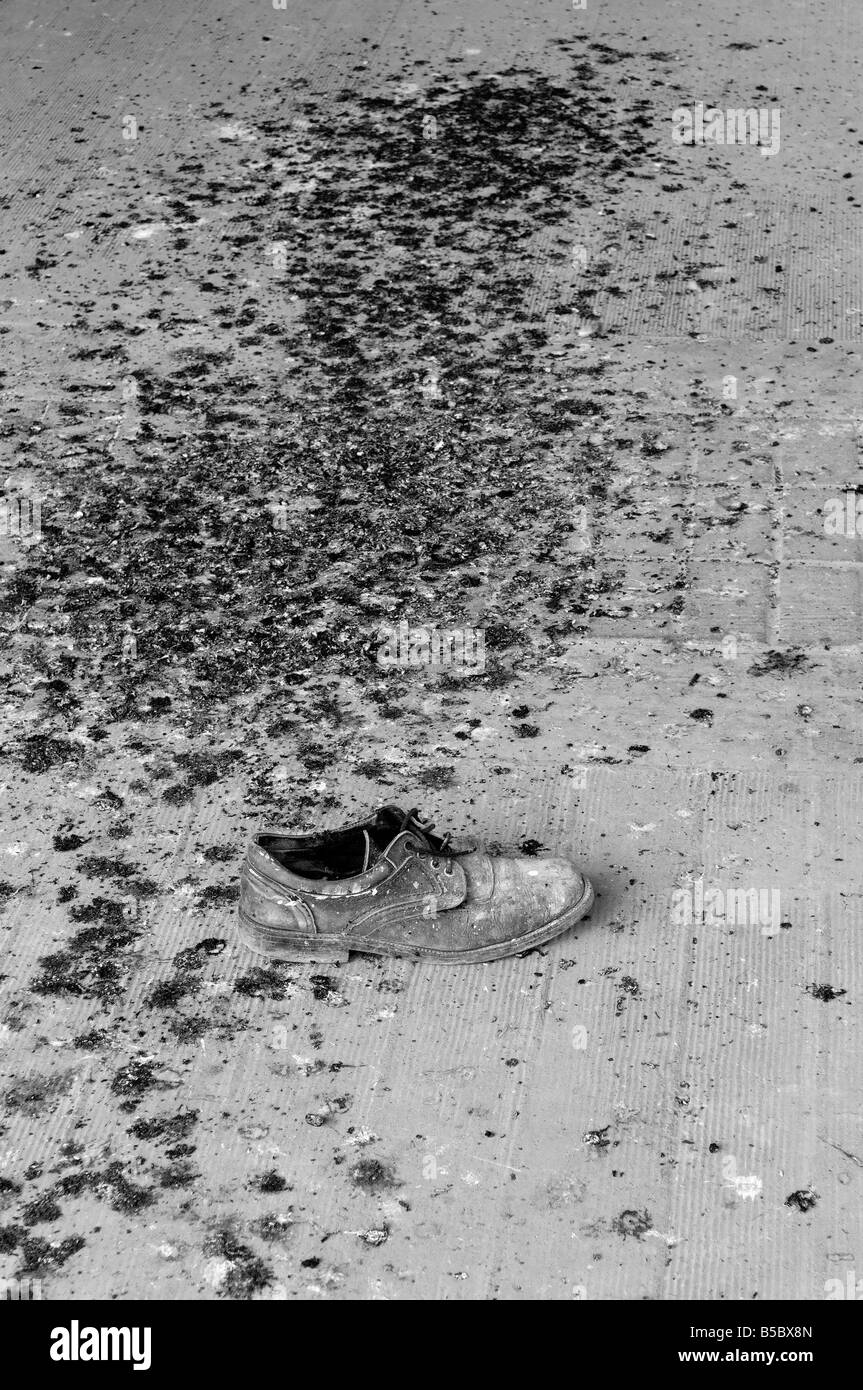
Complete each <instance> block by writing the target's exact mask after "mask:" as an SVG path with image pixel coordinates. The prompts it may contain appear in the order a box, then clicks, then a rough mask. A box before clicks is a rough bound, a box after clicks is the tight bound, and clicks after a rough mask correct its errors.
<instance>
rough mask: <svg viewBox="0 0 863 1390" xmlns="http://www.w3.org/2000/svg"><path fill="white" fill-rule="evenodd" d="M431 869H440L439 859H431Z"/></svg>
mask: <svg viewBox="0 0 863 1390" xmlns="http://www.w3.org/2000/svg"><path fill="white" fill-rule="evenodd" d="M432 868H433V869H439V868H440V860H439V859H433V860H432Z"/></svg>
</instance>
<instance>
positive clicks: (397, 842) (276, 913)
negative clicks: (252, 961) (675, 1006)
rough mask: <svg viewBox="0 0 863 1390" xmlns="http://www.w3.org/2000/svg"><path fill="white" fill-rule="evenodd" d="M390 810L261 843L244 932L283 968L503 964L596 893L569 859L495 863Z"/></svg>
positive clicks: (575, 916)
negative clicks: (353, 959) (358, 960)
mask: <svg viewBox="0 0 863 1390" xmlns="http://www.w3.org/2000/svg"><path fill="white" fill-rule="evenodd" d="M432 825H433V822H432V821H424V820H423V819H422V818H421V817H420V816H419V814H418V812H417V811H401V810H399V809H398V807H396V806H385V807H383V808H382V809H381V810H379V811H376V812H375V814H374V815H372V816H370V817H369V818H368V819H367V820H364V821H360V822H358V823H357V824H355V825H351V826H348V827H346V828H345V829H344V830H332V831H324V832H322V833H319V834H317V835H292V834H290V833H289V832H285V831H281V830H271V831H266V832H264V833H263V834H260V835H256V836H255V838H254V839H253V841H252V843H251V844H250V846H249V850H248V854H247V856H246V862H245V864H244V866H243V871H242V875H241V891H240V932H241V935H242V937H243V939H244V940H245V941H246V942H247V943H248V945H249V946H251V947H252V949H253V950H255V951H260V952H262V953H263V954H265V955H267V956H270V957H271V958H273V959H277V960H288V961H299V960H318V961H340V960H341V961H344V960H346V959H347V957H348V953H349V952H350V951H364V952H368V953H369V954H373V955H385V956H405V957H407V958H408V959H411V960H435V961H441V962H445V963H453V964H458V963H460V962H462V961H465V962H468V961H490V960H498V959H500V958H501V957H502V956H510V955H514V954H516V953H517V952H520V951H527V950H530V949H531V948H532V947H534V946H540V945H542V944H543V943H544V942H546V941H551V940H552V938H553V937H555V936H559V935H560V934H561V932H565V931H566V930H567V929H568V928H569V927H571V926H572V925H573V923H574V922H577V921H578V920H579V918H580V917H583V916H584V915H585V913H587V912H589V911H590V908H591V905H592V903H593V889H592V888H591V886H590V884H589V882H588V881H587V879H586V878H585V877H584V876H583V874H580V873H579V871H578V869H577V868H576V867H575V866H574V865H573V864H571V863H570V862H569V860H567V859H539V858H537V859H534V858H527V857H524V856H517V855H512V856H510V855H490V854H487V853H485V852H484V851H483V850H481V849H477V848H475V847H473V846H463V847H459V846H456V845H454V844H452V842H451V837H450V836H449V835H445V836H443V837H441V836H438V835H433V834H432Z"/></svg>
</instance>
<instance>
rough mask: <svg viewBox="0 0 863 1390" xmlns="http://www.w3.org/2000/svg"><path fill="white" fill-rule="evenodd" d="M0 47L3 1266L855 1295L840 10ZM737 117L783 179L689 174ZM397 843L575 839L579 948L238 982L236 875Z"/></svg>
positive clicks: (439, 6) (859, 1160)
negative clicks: (692, 135) (401, 649)
mask: <svg viewBox="0 0 863 1390" xmlns="http://www.w3.org/2000/svg"><path fill="white" fill-rule="evenodd" d="M828 18H829V23H828V22H827V21H828ZM0 29H2V33H3V38H4V43H5V45H6V47H7V49H8V50H9V51H10V53H11V57H12V60H13V69H12V71H11V73H10V75H9V76H8V80H7V82H6V83H5V84H4V89H3V93H2V97H0V101H2V105H3V114H4V118H5V121H6V125H7V131H8V134H7V139H6V142H5V143H6V147H7V152H8V153H7V160H6V165H7V178H6V188H5V194H4V203H3V214H2V215H3V218H4V224H5V225H4V235H3V238H2V246H3V248H4V254H3V256H2V258H0V274H2V286H0V341H2V345H3V346H4V347H5V348H6V349H7V351H5V352H4V354H3V359H4V362H3V367H4V371H3V376H2V378H0V384H2V388H3V395H2V411H0V415H2V424H0V439H2V445H3V448H4V464H3V467H4V486H5V497H6V499H7V502H6V505H7V507H8V505H9V499H12V500H14V499H17V498H21V497H24V498H26V497H27V496H37V497H39V498H41V499H42V500H41V538H39V539H31V540H26V539H25V540H22V539H21V538H20V537H14V536H8V537H6V538H5V539H0V562H2V566H3V570H2V580H3V589H2V614H3V625H4V644H3V652H4V657H3V660H4V666H5V668H6V674H7V681H6V687H5V688H6V694H5V699H4V740H3V768H2V774H0V775H2V782H3V798H4V805H5V815H4V820H3V836H2V843H0V853H2V865H0V906H2V916H0V948H2V961H0V1065H2V1095H0V1208H2V1209H0V1277H25V1276H26V1277H32V1278H38V1279H40V1280H41V1281H42V1287H43V1296H45V1297H48V1298H51V1297H63V1296H75V1297H82V1296H88V1295H89V1296H97V1297H119V1298H126V1297H147V1298H181V1299H182V1298H195V1299H200V1298H229V1299H231V1298H250V1297H263V1298H280V1297H286V1298H288V1297H289V1298H294V1297H300V1298H336V1299H345V1298H350V1299H355V1298H369V1297H371V1298H393V1299H398V1298H428V1297H435V1298H446V1299H460V1298H477V1297H480V1298H502V1299H524V1298H537V1297H541V1298H550V1299H573V1298H575V1299H582V1298H583V1299H588V1300H590V1299H595V1298H612V1299H626V1298H645V1297H646V1298H685V1297H695V1298H732V1297H738V1298H755V1297H757V1298H759V1299H764V1298H775V1297H780V1296H781V1297H787V1298H812V1297H814V1298H820V1297H824V1296H825V1291H826V1290H827V1289H828V1288H829V1281H830V1280H833V1279H838V1280H841V1281H843V1282H847V1276H848V1274H849V1271H850V1272H853V1271H855V1270H858V1271H859V1270H861V1269H863V1249H861V1230H860V1216H859V1211H860V1199H859V1184H860V1181H861V1172H860V1170H861V1167H863V1134H861V1115H860V1107H859V1062H858V1059H859V1056H860V1053H861V1038H860V1022H859V1010H858V1007H857V1004H858V1000H857V990H858V987H859V945H858V942H859V919H860V905H859V904H860V900H861V881H860V853H859V851H860V829H859V821H860V806H861V791H862V790H863V778H861V765H863V739H861V734H860V704H861V695H860V636H861V633H860V612H861V595H860V579H859V576H860V558H861V557H860V550H859V546H860V541H859V538H858V537H856V536H854V535H850V536H849V535H844V534H836V535H827V534H825V528H824V509H825V506H826V504H827V502H828V500H829V499H832V498H839V497H841V498H843V499H844V497H845V496H846V493H847V492H853V490H854V489H855V487H857V486H858V485H860V483H861V481H863V475H861V471H860V462H859V460H860V453H859V448H860V445H859V430H860V421H861V412H860V406H859V400H860V374H859V350H860V341H861V323H863V283H861V257H860V233H859V215H860V208H859V202H858V195H859V184H860V180H859V175H858V172H857V170H858V165H859V145H860V143H861V133H860V131H859V129H858V128H857V124H856V115H855V105H856V100H855V97H854V92H855V88H856V89H857V90H859V73H858V71H857V67H858V66H859V64H858V62H857V59H856V58H855V53H857V52H859V39H860V17H859V15H858V14H857V12H856V11H855V9H854V7H852V6H851V5H837V4H831V5H830V6H827V5H826V4H815V5H806V6H803V5H790V6H789V5H788V4H781V5H780V4H778V3H776V0H769V3H767V4H764V5H761V6H759V7H758V10H757V12H756V11H753V12H751V13H750V12H749V11H740V10H739V9H738V7H736V6H734V5H731V4H728V3H719V4H715V5H713V6H711V7H709V8H703V7H689V6H681V5H676V4H671V3H660V0H652V3H649V4H644V5H639V6H638V7H637V8H635V7H632V6H630V5H624V4H623V3H622V0H613V3H607V4H602V5H599V4H596V5H593V4H592V3H591V4H589V7H588V9H587V10H585V11H574V10H571V9H567V7H566V6H565V5H564V4H562V3H560V4H551V3H548V2H546V0H543V2H542V3H539V4H531V5H525V6H514V5H511V4H505V5H495V6H491V5H486V4H477V5H472V6H471V7H470V8H469V16H468V12H467V10H466V9H463V8H460V7H457V6H454V5H452V4H450V3H448V0H440V2H439V3H436V4H435V5H434V6H433V7H432V6H430V5H428V4H423V3H421V2H420V0H408V3H405V4H402V5H397V4H396V3H395V0H363V3H361V4H332V3H331V4H324V5H321V4H315V5H311V4H309V5H305V4H289V6H288V8H286V9H285V10H275V9H274V8H273V7H272V5H271V4H264V3H260V4H255V5H252V4H248V3H242V4H241V3H239V0H237V3H231V2H230V0H218V3H215V4H212V5H208V6H206V7H199V6H193V5H190V4H181V5H172V6H164V7H162V6H157V5H153V6H150V7H143V6H140V5H131V4H112V3H111V0H108V3H107V4H104V3H103V4H100V5H99V6H96V5H90V4H86V3H85V2H84V0H74V3H71V4H68V5H60V4H56V5H52V6H49V8H48V10H47V11H42V12H40V15H39V17H34V16H33V14H32V12H31V7H29V6H27V5H25V4H23V3H17V2H16V3H11V4H7V5H6V6H4V8H3V11H2V15H0ZM828 74H829V75H828ZM699 100H703V101H705V102H707V103H715V104H716V105H718V106H721V107H726V106H733V107H747V106H772V105H775V104H779V105H780V106H781V110H782V148H781V151H780V153H779V154H778V155H777V156H776V157H774V158H762V157H761V156H760V154H759V151H758V150H756V149H752V148H738V147H730V148H719V147H700V148H699V147H678V146H675V145H674V144H673V143H672V142H671V140H670V136H669V127H670V117H671V112H672V110H673V109H674V108H675V107H676V106H678V105H680V104H692V103H693V102H695V101H699ZM128 137H132V138H128ZM401 618H405V619H407V620H408V621H409V622H410V623H411V624H412V625H419V624H420V623H423V622H427V623H434V624H436V625H437V626H439V627H475V628H480V629H482V630H483V632H484V634H485V641H486V651H487V665H486V669H485V672H484V673H483V674H481V675H475V676H471V677H467V678H463V677H456V676H454V675H452V674H451V673H448V672H447V671H443V672H440V671H432V670H428V669H419V670H407V671H404V670H395V671H392V670H389V671H388V670H382V669H381V668H380V667H378V666H377V665H376V664H375V662H374V659H373V658H374V652H375V647H376V638H375V634H376V631H377V629H378V626H379V624H381V623H382V622H388V621H396V620H398V619H401ZM380 802H398V803H401V804H405V805H413V804H419V805H421V806H422V807H423V808H424V809H426V810H427V811H430V812H431V813H433V814H434V815H435V817H436V819H437V820H438V822H439V823H440V824H445V825H446V826H452V828H453V829H455V830H457V831H469V832H471V833H473V834H479V835H480V836H482V837H483V838H484V839H486V840H487V841H491V842H492V843H495V844H507V845H521V846H523V847H525V848H526V850H527V852H534V853H535V852H544V851H548V852H561V851H563V852H568V853H572V854H574V855H575V856H576V857H577V858H578V859H579V860H580V861H581V862H583V863H584V864H585V866H586V869H587V871H588V873H589V874H590V875H591V877H592V878H593V880H594V882H595V884H596V886H597V889H598V902H597V907H596V908H595V909H594V912H593V914H592V916H591V918H590V919H589V921H587V922H585V923H583V924H581V925H580V926H579V928H578V929H577V930H576V931H575V932H574V933H572V934H571V935H570V936H568V937H565V938H563V939H562V940H560V941H558V942H556V943H554V944H553V945H552V946H551V947H549V948H547V949H543V950H541V951H536V952H533V953H531V954H529V955H527V956H525V957H524V958H522V959H516V960H513V961H509V962H502V963H499V964H496V965H490V966H483V967H473V968H469V969H463V970H455V969H441V968H438V969H435V968H434V967H430V966H429V967H427V966H425V965H413V964H408V963H404V962H383V961H378V960H372V959H367V958H363V957H353V958H351V960H350V962H349V964H348V965H347V966H345V967H343V968H341V969H339V970H338V971H337V972H329V971H326V969H325V968H324V967H321V968H319V969H317V970H316V969H315V967H309V968H304V967H303V968H301V967H291V968H288V967H271V966H270V965H269V964H268V962H266V961H265V960H261V959H258V958H255V957H253V956H251V955H250V954H249V953H247V952H246V951H245V950H244V949H243V948H241V947H240V946H239V944H238V943H237V940H236V937H235V932H234V913H235V902H236V895H237V890H236V881H237V871H238V863H239V859H240V856H241V854H242V850H243V845H244V842H245V839H246V837H247V836H248V834H249V833H250V832H251V831H252V830H254V829H255V828H256V827H257V826H259V825H261V824H263V823H267V822H269V823H273V822H276V823H283V824H285V823H288V824H293V825H300V826H304V827H312V826H315V825H320V824H328V825H335V824H338V823H339V822H340V821H342V820H344V819H348V818H351V817H355V816H356V815H357V814H358V813H360V812H361V811H362V810H364V809H365V808H367V807H369V806H372V805H374V804H377V803H380ZM699 883H700V885H701V889H702V891H703V893H707V892H710V891H713V892H714V894H715V893H717V892H718V893H721V894H722V895H723V896H722V902H723V903H725V902H727V898H726V895H727V894H728V893H729V891H732V890H733V891H735V892H737V891H739V892H743V893H746V894H749V893H752V892H754V893H756V894H763V895H772V896H769V897H768V899H767V900H768V901H769V902H770V903H771V904H775V905H776V907H777V914H776V920H774V918H773V916H772V915H771V916H770V917H769V918H766V919H765V920H764V921H761V920H759V921H757V922H751V921H749V920H747V919H744V920H742V921H737V922H732V921H730V920H711V919H710V917H709V915H708V917H707V918H706V919H702V918H701V917H700V900H699V899H697V898H696V893H697V892H698V885H699ZM689 890H691V894H692V902H693V904H695V905H696V915H695V920H692V918H691V917H689V916H687V914H686V913H685V912H681V908H680V904H681V901H682V898H681V894H683V893H685V892H687V891H689ZM713 901H714V903H715V902H716V898H715V897H714V899H713ZM780 904H781V908H780Z"/></svg>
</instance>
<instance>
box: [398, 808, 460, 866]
mask: <svg viewBox="0 0 863 1390" xmlns="http://www.w3.org/2000/svg"><path fill="white" fill-rule="evenodd" d="M433 827H434V821H433V820H423V818H422V816H421V815H420V812H419V808H418V807H417V806H414V807H413V809H412V810H410V811H405V813H404V815H403V816H402V823H401V825H400V826H399V832H398V833H399V834H401V833H402V831H403V830H416V831H418V832H419V834H420V835H423V836H427V835H428V834H429V833H430V831H431V830H432V829H433ZM451 839H452V832H451V831H449V830H448V831H447V833H446V834H445V835H444V837H443V839H442V840H441V842H440V844H439V845H438V846H437V847H436V848H433V847H431V846H429V847H428V848H427V849H424V850H420V851H419V853H421V854H434V855H435V856H436V857H435V858H434V859H432V868H433V869H438V868H440V858H439V857H437V856H439V855H446V852H447V848H448V846H449V843H450V840H451ZM452 871H453V870H452V864H451V863H447V866H446V868H445V870H444V872H445V873H448V874H451V873H452Z"/></svg>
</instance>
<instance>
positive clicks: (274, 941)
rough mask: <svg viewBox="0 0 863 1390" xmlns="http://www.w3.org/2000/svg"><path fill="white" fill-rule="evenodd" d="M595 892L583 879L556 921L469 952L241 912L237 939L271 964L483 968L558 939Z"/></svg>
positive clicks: (586, 907) (589, 905)
mask: <svg viewBox="0 0 863 1390" xmlns="http://www.w3.org/2000/svg"><path fill="white" fill-rule="evenodd" d="M593 899H594V894H593V888H592V886H591V884H590V881H589V880H588V879H585V880H584V892H583V894H582V895H581V897H580V898H579V900H578V902H577V903H573V905H572V907H569V908H567V910H566V912H562V913H561V915H560V916H559V917H555V918H553V919H552V920H551V921H550V922H546V923H544V925H543V926H541V927H537V928H536V930H535V931H532V932H527V933H526V934H525V935H524V936H516V937H512V938H511V939H510V940H509V941H496V942H495V943H494V945H493V946H480V947H477V948H476V949H475V950H471V951H433V950H431V949H430V948H427V947H414V948H413V949H411V948H410V947H406V948H405V949H404V950H400V949H399V948H398V946H392V945H390V944H387V945H379V944H377V943H376V942H374V941H361V940H356V941H354V940H347V939H346V938H345V937H332V938H330V937H316V936H292V935H291V934H290V933H289V932H285V931H283V930H282V929H281V927H267V926H263V925H262V924H261V923H260V922H255V921H253V920H252V918H251V917H247V916H246V915H245V913H244V912H243V911H242V909H241V910H240V937H241V939H242V940H243V941H244V942H245V944H246V945H247V946H248V947H250V948H251V950H253V951H255V952H256V953H257V954H258V955H262V956H267V957H269V959H270V960H283V961H290V962H293V963H299V962H301V961H307V960H309V961H321V962H323V961H326V962H328V963H329V964H331V965H341V964H344V962H345V961H346V960H347V959H348V956H349V955H350V953H351V952H352V951H357V952H360V953H361V954H362V955H366V956H395V957H397V958H398V959H399V960H432V961H437V962H439V963H440V964H441V965H472V964H475V965H481V964H483V963H486V962H488V961H492V960H502V959H503V958H504V957H505V956H516V955H521V954H522V952H524V951H532V950H533V949H534V948H535V947H537V946H544V945H545V943H546V942H547V941H552V940H553V939H554V938H555V937H556V936H562V935H563V933H564V932H565V931H568V930H569V928H570V927H572V926H574V925H575V923H576V922H578V921H580V920H581V918H582V917H585V916H586V915H587V913H588V912H589V911H590V909H591V908H592V907H593Z"/></svg>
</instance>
